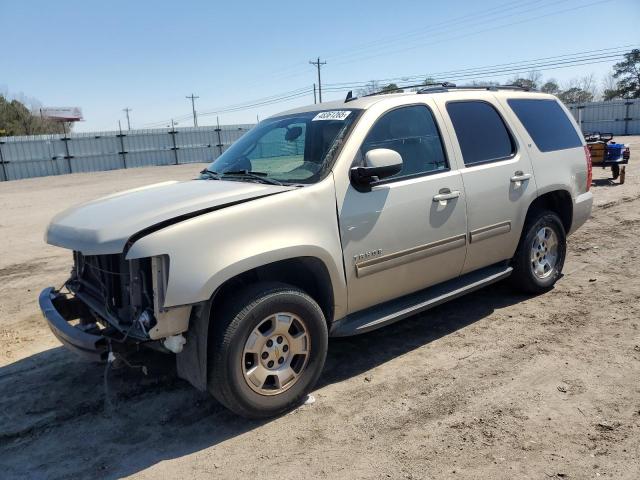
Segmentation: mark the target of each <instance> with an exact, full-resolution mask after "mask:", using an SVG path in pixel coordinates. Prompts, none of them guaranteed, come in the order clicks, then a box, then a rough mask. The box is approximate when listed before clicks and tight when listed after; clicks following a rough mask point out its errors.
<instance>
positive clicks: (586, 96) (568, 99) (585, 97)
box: [558, 87, 593, 104]
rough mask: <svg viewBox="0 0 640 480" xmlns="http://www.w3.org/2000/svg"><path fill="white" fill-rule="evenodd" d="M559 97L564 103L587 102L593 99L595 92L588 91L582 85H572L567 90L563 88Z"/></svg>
mask: <svg viewBox="0 0 640 480" xmlns="http://www.w3.org/2000/svg"><path fill="white" fill-rule="evenodd" d="M558 98H559V99H560V100H562V102H563V103H566V104H570V103H586V102H591V101H593V94H592V93H591V92H587V91H586V90H583V89H582V88H580V87H571V88H569V89H567V90H563V91H562V92H560V93H559V94H558Z"/></svg>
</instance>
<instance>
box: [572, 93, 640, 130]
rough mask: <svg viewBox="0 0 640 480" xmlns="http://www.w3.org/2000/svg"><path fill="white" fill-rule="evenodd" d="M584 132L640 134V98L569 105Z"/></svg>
mask: <svg viewBox="0 0 640 480" xmlns="http://www.w3.org/2000/svg"><path fill="white" fill-rule="evenodd" d="M567 107H568V108H569V110H570V111H571V113H572V114H573V116H574V118H575V119H576V122H578V125H580V128H581V129H582V131H583V132H584V133H592V132H600V133H613V134H614V135H640V100H638V99H635V100H610V101H608V102H590V103H578V104H573V105H567Z"/></svg>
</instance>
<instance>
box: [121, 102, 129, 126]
mask: <svg viewBox="0 0 640 480" xmlns="http://www.w3.org/2000/svg"><path fill="white" fill-rule="evenodd" d="M122 111H123V112H124V113H126V114H127V130H131V121H130V120H129V112H130V111H131V109H130V108H129V107H127V108H123V109H122Z"/></svg>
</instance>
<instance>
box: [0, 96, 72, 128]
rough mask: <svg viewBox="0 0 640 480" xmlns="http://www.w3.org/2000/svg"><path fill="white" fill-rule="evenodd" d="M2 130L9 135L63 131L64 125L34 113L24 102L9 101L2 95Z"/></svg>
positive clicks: (0, 119)
mask: <svg viewBox="0 0 640 480" xmlns="http://www.w3.org/2000/svg"><path fill="white" fill-rule="evenodd" d="M32 103H33V102H32ZM0 132H2V134H1V135H8V136H13V135H39V134H43V133H62V126H61V125H60V123H59V122H55V121H53V120H50V119H47V118H40V116H39V115H34V114H33V112H32V111H31V110H29V109H28V108H27V107H26V106H25V105H24V103H23V102H20V101H18V100H15V99H14V100H11V101H8V100H7V99H6V98H5V97H4V96H3V95H0Z"/></svg>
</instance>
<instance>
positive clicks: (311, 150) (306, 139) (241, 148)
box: [207, 109, 360, 183]
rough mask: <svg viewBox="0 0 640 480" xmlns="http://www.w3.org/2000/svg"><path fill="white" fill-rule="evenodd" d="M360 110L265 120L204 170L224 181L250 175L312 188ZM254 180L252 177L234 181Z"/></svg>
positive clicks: (324, 170)
mask: <svg viewBox="0 0 640 480" xmlns="http://www.w3.org/2000/svg"><path fill="white" fill-rule="evenodd" d="M359 112H360V110H354V109H351V110H331V111H313V112H304V113H297V114H292V115H285V116H282V117H276V118H269V119H267V120H264V121H262V122H260V123H259V124H258V125H256V126H255V127H254V128H253V129H252V130H250V131H249V132H247V133H246V134H245V135H243V136H242V137H241V138H240V139H239V140H238V141H237V142H235V143H234V144H233V145H231V147H229V149H228V150H227V151H226V152H224V153H223V154H222V155H221V156H220V157H218V158H217V159H216V160H215V161H214V162H213V163H211V164H210V165H209V167H208V168H207V170H209V171H211V172H215V173H217V174H218V175H221V176H224V174H225V173H226V172H229V176H230V177H231V176H232V172H235V173H237V172H247V173H248V172H253V173H256V174H260V175H262V176H263V177H264V178H266V179H270V180H273V181H277V182H281V183H314V182H317V181H318V180H320V179H321V178H322V177H324V175H325V174H326V172H327V171H328V170H329V169H330V168H331V166H332V163H333V159H334V157H335V153H336V152H337V151H338V149H339V147H340V146H341V145H342V143H343V141H344V139H345V137H346V134H347V133H348V131H349V129H350V127H351V125H352V124H353V123H354V121H355V119H356V117H357V115H358V113H359ZM237 178H240V179H249V180H255V177H252V176H248V175H245V176H234V179H237Z"/></svg>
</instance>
